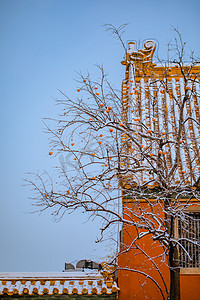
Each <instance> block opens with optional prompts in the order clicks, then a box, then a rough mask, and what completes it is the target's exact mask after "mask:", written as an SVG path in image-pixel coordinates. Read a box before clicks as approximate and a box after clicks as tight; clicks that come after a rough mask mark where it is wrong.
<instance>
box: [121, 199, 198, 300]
mask: <svg viewBox="0 0 200 300" xmlns="http://www.w3.org/2000/svg"><path fill="white" fill-rule="evenodd" d="M131 202H132V201H131ZM131 202H129V203H128V202H126V203H125V204H124V214H127V215H128V212H129V213H130V211H131V209H134V207H133V205H134V204H133V202H132V203H131ZM129 209H130V210H129ZM154 209H155V211H156V210H157V213H159V214H160V215H162V209H161V208H156V207H155V208H154ZM159 210H160V211H159ZM127 218H128V217H127ZM136 236H137V232H136V229H135V227H133V226H127V225H126V226H125V227H124V229H123V241H124V244H125V247H122V248H121V253H122V254H120V255H119V261H118V265H119V273H118V284H119V288H120V293H119V300H129V299H137V300H146V299H149V300H160V299H167V291H166V289H167V290H168V291H169V287H170V276H169V275H170V274H169V269H168V263H167V257H166V255H165V254H164V252H163V248H162V246H161V245H160V243H159V242H158V241H153V240H152V237H151V236H150V235H148V236H146V237H145V238H144V239H142V240H140V241H138V242H137V246H138V247H140V249H141V250H142V251H144V252H145V253H146V254H147V255H148V256H149V257H151V258H152V261H151V260H150V259H149V258H148V257H147V256H146V255H145V254H144V253H143V252H142V251H141V250H139V249H136V248H135V247H134V248H131V247H130V249H128V248H127V246H130V245H131V243H132V241H133V239H134V237H136ZM126 250H127V251H126ZM123 251H124V253H123ZM154 264H156V265H157V266H158V267H159V270H160V272H161V274H162V276H163V279H162V278H161V276H160V274H159V272H158V270H157V269H156V267H155V265H154ZM120 268H128V269H131V270H132V271H127V270H120ZM136 270H139V271H141V272H144V273H146V274H147V275H149V276H151V277H152V278H153V279H154V280H155V281H156V282H157V283H158V284H159V286H160V288H161V290H162V293H163V296H162V294H161V292H160V290H159V288H158V287H157V286H156V284H155V282H153V281H152V280H151V279H150V277H149V278H147V277H146V276H144V275H143V274H139V273H137V272H136ZM163 280H164V281H165V284H166V286H165V284H164V282H163ZM180 281H181V300H189V299H191V300H197V299H198V300H199V299H200V276H199V275H196V276H194V275H181V278H180ZM163 297H164V298H163Z"/></svg>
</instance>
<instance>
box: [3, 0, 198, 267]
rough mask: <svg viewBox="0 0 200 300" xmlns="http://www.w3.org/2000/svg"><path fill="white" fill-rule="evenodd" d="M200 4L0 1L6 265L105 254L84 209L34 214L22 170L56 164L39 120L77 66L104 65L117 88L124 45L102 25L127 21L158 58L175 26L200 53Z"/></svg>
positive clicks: (69, 88) (50, 263)
mask: <svg viewBox="0 0 200 300" xmlns="http://www.w3.org/2000/svg"><path fill="white" fill-rule="evenodd" d="M199 12H200V2H199V1H198V0H192V1H185V0H182V1H181V0H174V1H172V0H169V1H157V0H154V1H151V2H150V1H147V0H144V1H135V0H132V1H131V0H127V1H119V0H101V1H98V0H96V1H95V0H93V1H90V0H85V1H81V0H74V1H69V0H0V38H1V47H0V82H1V90H0V97H1V98H0V99H1V118H0V122H1V147H0V150H1V168H0V170H1V174H0V176H1V180H0V182H1V193H0V228H1V230H0V241H1V247H0V272H5V271H61V270H62V269H63V267H64V262H72V261H74V260H80V259H82V258H88V259H89V258H92V259H99V260H101V258H102V257H104V256H105V255H107V254H109V252H110V248H109V245H108V244H106V243H105V244H101V245H96V244H95V242H94V240H95V238H96V237H97V235H98V232H97V228H98V224H97V223H94V222H93V223H92V222H86V221H87V218H86V217H83V216H82V215H81V214H79V213H76V214H72V215H66V216H65V217H64V218H63V219H62V220H61V221H60V222H59V223H55V222H53V221H52V218H51V215H50V214H49V213H48V212H47V213H44V214H43V215H40V216H39V215H37V214H30V213H28V212H30V211H32V210H33V209H32V206H31V200H30V199H29V196H31V191H30V189H28V188H26V187H24V186H23V184H24V182H23V178H25V177H26V173H27V172H37V171H38V170H44V169H45V170H48V171H49V172H51V167H52V166H53V165H54V164H55V163H53V157H50V156H49V155H48V152H49V142H48V137H47V135H45V134H44V133H43V127H44V126H43V124H42V121H41V119H42V118H43V117H54V116H55V115H56V112H57V108H56V106H55V103H54V100H53V98H56V97H58V95H59V93H58V89H60V90H62V91H63V92H65V93H67V94H68V95H70V96H74V95H75V92H76V89H77V82H76V78H77V75H76V71H80V70H81V71H82V72H83V73H84V72H87V70H88V71H91V73H93V74H94V75H95V64H103V65H104V67H105V70H106V71H107V73H108V74H109V75H110V78H111V80H112V81H113V82H114V83H115V85H116V86H118V87H120V85H121V80H122V78H123V76H124V67H123V66H122V65H121V64H120V61H121V60H123V55H124V53H123V49H122V47H121V46H120V45H118V43H117V42H116V40H115V39H113V37H112V36H111V35H110V34H109V33H108V32H106V31H105V29H104V27H103V25H104V24H106V23H112V24H113V25H115V26H119V25H121V24H123V23H130V24H129V26H128V28H127V31H126V33H125V35H124V39H125V41H128V40H144V39H147V38H154V39H156V40H158V41H159V49H158V52H159V55H160V57H162V58H165V57H166V53H167V44H168V42H169V41H170V40H172V39H173V30H172V27H171V26H170V25H173V26H175V27H178V29H179V30H180V32H181V33H182V35H183V39H184V40H185V41H187V43H188V45H189V47H190V48H191V49H193V50H194V51H195V53H196V54H197V55H198V56H200V55H199V52H200V35H199V28H200V21H199V20H200V19H199Z"/></svg>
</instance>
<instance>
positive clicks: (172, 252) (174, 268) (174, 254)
mask: <svg viewBox="0 0 200 300" xmlns="http://www.w3.org/2000/svg"><path fill="white" fill-rule="evenodd" d="M169 264H170V300H180V268H179V263H178V249H177V246H173V245H172V244H170V249H169Z"/></svg>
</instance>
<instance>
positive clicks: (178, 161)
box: [27, 26, 200, 299]
mask: <svg viewBox="0 0 200 300" xmlns="http://www.w3.org/2000/svg"><path fill="white" fill-rule="evenodd" d="M123 29H124V27H123V26H122V27H120V28H119V29H116V28H114V27H113V26H108V30H111V31H112V32H113V33H114V34H116V36H118V37H119V39H120V41H122V39H121V33H120V30H123ZM176 33H177V38H175V42H174V43H172V44H170V45H169V50H170V57H169V58H168V60H166V61H161V60H160V61H159V65H156V64H154V63H153V62H152V57H153V53H154V51H155V47H156V45H155V43H154V42H153V41H147V42H146V43H145V45H144V49H141V50H139V51H135V50H134V44H133V43H129V49H128V50H127V51H126V60H125V61H124V62H122V64H124V65H125V66H126V77H125V79H124V81H123V83H122V91H121V89H117V88H114V86H113V84H112V83H111V82H110V81H109V80H108V77H107V75H106V74H105V72H104V69H103V67H101V66H97V69H98V72H99V74H100V79H99V80H94V79H92V78H91V76H90V74H86V75H83V74H81V73H80V74H79V81H78V89H77V91H76V93H77V96H75V97H74V98H73V99H71V98H69V97H68V96H67V95H65V94H64V93H62V92H60V94H61V99H57V100H56V103H57V104H58V105H59V107H60V108H61V113H60V115H58V116H57V117H56V118H55V119H54V120H52V119H51V120H50V124H51V126H50V125H49V122H48V121H47V120H46V121H45V124H46V129H47V132H48V133H49V134H50V138H51V151H50V153H49V154H50V155H53V156H54V155H57V156H59V159H60V166H58V167H57V178H56V179H54V180H52V179H51V178H50V177H49V176H48V175H47V174H43V175H39V174H37V175H35V176H36V177H35V178H34V179H30V180H29V179H28V180H27V181H28V182H29V183H30V184H31V185H32V186H33V188H34V190H35V193H36V194H35V198H34V199H35V204H36V205H37V206H38V207H39V210H41V211H44V210H46V209H51V210H53V213H54V215H55V217H57V218H60V217H62V216H63V215H64V214H65V213H66V212H69V211H74V210H76V209H81V210H83V211H86V212H88V213H89V214H90V215H91V216H94V217H100V218H101V219H102V221H103V222H102V228H100V230H101V236H102V238H103V233H104V231H105V230H107V229H108V228H111V227H112V226H114V225H115V224H119V223H120V224H122V225H123V228H124V229H123V230H124V231H126V230H127V231H128V228H130V227H131V228H134V230H135V231H134V232H135V234H133V236H131V241H130V242H129V243H128V244H126V243H125V244H123V241H122V245H121V248H120V251H119V253H118V256H120V255H125V254H126V253H128V252H129V251H130V250H134V251H135V253H138V251H139V252H140V253H142V255H144V256H146V257H147V258H148V259H149V261H151V262H152V264H153V265H154V267H155V269H156V270H157V272H158V274H159V276H160V278H161V281H162V283H163V286H161V285H160V283H159V282H158V281H157V280H156V279H154V278H153V277H152V276H151V271H149V272H146V271H142V270H140V269H133V268H131V267H129V266H125V267H121V269H124V270H126V269H127V270H129V271H132V272H137V273H139V274H141V275H142V276H144V277H145V278H148V279H149V280H151V281H152V282H153V283H154V284H155V285H156V286H157V287H158V289H159V290H160V294H161V298H163V299H180V272H179V271H180V257H182V259H183V262H182V263H183V264H187V263H188V264H191V263H193V264H195V263H196V264H198V263H200V262H196V261H193V257H192V255H193V253H192V252H191V250H189V249H191V247H189V245H192V249H193V250H194V249H195V251H196V252H198V253H199V247H200V243H199V237H198V236H197V234H195V230H196V227H195V226H199V219H198V217H196V215H194V214H192V213H191V210H192V209H191V208H193V207H194V206H195V207H197V206H198V205H199V200H200V198H199V194H200V184H199V183H200V155H199V151H200V149H199V140H200V88H199V77H200V67H199V66H198V63H199V61H198V60H197V59H195V58H194V55H193V53H192V54H191V55H190V56H186V52H185V43H183V42H182V38H181V35H180V34H179V32H177V31H176ZM122 45H123V46H124V45H125V44H124V43H123V42H122ZM124 47H125V46H124ZM47 123H48V125H47ZM52 123H53V125H52ZM52 128H53V129H52ZM54 178H55V177H54ZM121 199H123V203H125V202H126V200H127V199H132V200H134V201H132V204H131V205H128V204H127V205H125V204H124V205H123V204H122V201H121ZM141 200H142V201H141ZM192 222H193V223H192ZM195 222H196V223H195ZM191 224H193V227H191ZM195 224H197V225H195ZM183 228H184V230H183ZM179 231H180V232H179ZM183 232H184V234H183ZM147 236H148V237H149V239H151V240H152V242H153V241H157V243H159V244H160V245H161V246H162V253H161V254H159V255H160V256H162V257H163V258H164V257H165V259H166V263H167V265H168V268H169V270H170V278H171V282H170V292H168V287H167V284H166V282H165V279H164V276H163V275H162V272H161V271H160V269H159V265H158V264H157V263H155V260H154V259H153V257H151V256H149V254H148V253H147V252H145V250H144V249H143V248H142V247H141V241H142V240H145V239H146V237H147ZM194 260H197V257H196V256H195V257H194Z"/></svg>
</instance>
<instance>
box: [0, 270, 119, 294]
mask: <svg viewBox="0 0 200 300" xmlns="http://www.w3.org/2000/svg"><path fill="white" fill-rule="evenodd" d="M118 290H119V288H118V287H117V284H116V282H114V281H113V278H112V277H111V276H110V275H109V274H108V273H105V272H99V271H75V272H72V271H70V272H50V273H49V272H48V273H0V295H3V294H7V295H14V294H18V295H37V294H38V295H44V294H47V295H53V294H68V295H73V294H75V295H76V294H77V295H92V294H97V295H102V294H112V293H117V291H118Z"/></svg>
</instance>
